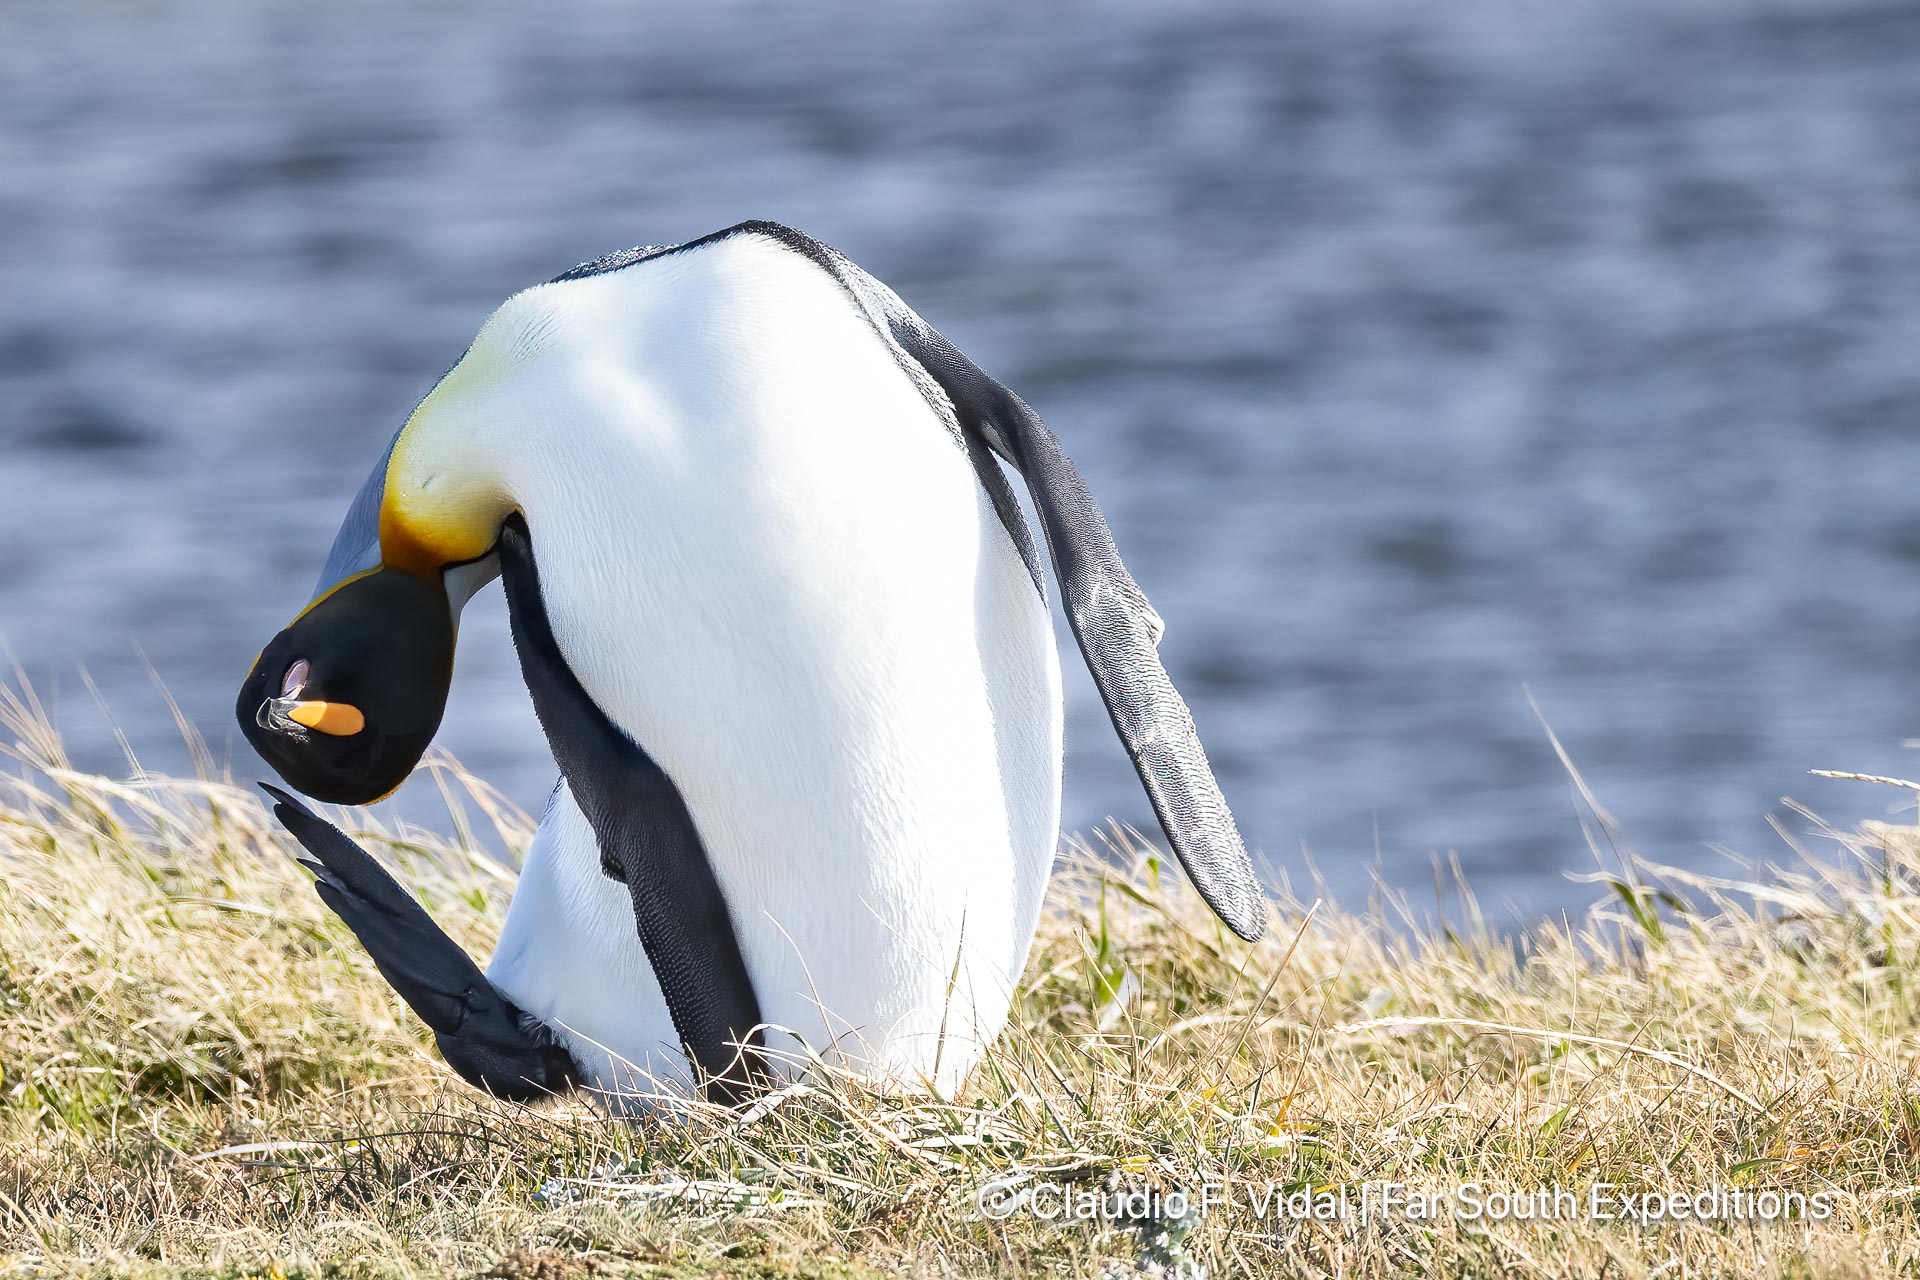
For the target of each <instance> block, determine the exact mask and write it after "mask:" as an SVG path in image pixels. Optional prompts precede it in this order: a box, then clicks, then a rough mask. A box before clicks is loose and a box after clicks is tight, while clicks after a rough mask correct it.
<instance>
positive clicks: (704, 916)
mask: <svg viewBox="0 0 1920 1280" xmlns="http://www.w3.org/2000/svg"><path fill="white" fill-rule="evenodd" d="M499 555H500V579H501V584H502V585H503V586H504V587H505V589H506V595H507V611H508V617H509V619H510V620H511V623H512V627H513V645H514V648H515V650H517V651H518V653H519V655H520V672H521V675H522V676H523V677H524V678H525V680H526V683H527V691H528V692H529V693H531V694H532V695H533V709H534V713H535V714H536V715H537V716H538V717H539V719H540V727H541V729H542V730H544V731H545V733H546V735H547V743H548V745H549V746H550V747H551V748H552V750H553V758H554V761H555V763H557V764H558V765H559V766H560V772H561V774H562V775H563V776H564V777H565V778H566V780H567V789H568V790H569V791H570V792H571V793H572V795H573V799H574V803H575V804H577V805H579V807H580V811H581V813H583V814H585V815H586V818H587V822H588V825H590V826H591V827H592V828H593V833H594V838H595V840H596V841H597V842H598V843H599V846H600V865H601V869H602V870H603V871H604V872H605V873H606V874H607V875H608V876H610V877H611V878H613V879H615V880H618V881H620V882H622V883H623V884H625V885H626V886H627V891H628V893H629V894H630V895H631V896H632V898H633V914H634V924H635V926H636V928H637V930H638V932H639V936H640V945H641V947H642V948H643V949H644V950H645V951H646V954H647V961H648V963H649V964H651V965H652V966H653V974H654V977H655V979H656V980H658V982H659V984H660V994H661V995H662V996H663V997H665V999H666V1004H667V1012H668V1013H669V1014H670V1015H672V1017H673V1027H674V1030H675V1031H676V1032H677V1033H678V1034H679V1036H680V1040H681V1044H682V1045H683V1047H684V1048H685V1049H686V1052H687V1057H688V1058H689V1059H690V1060H691V1062H692V1063H693V1066H694V1068H695V1070H696V1074H697V1075H698V1076H699V1077H701V1078H702V1079H703V1080H704V1081H705V1084H706V1088H707V1093H708V1096H709V1097H710V1098H712V1099H713V1100H715V1101H717V1102H722V1103H725V1104H729V1105H730V1104H732V1103H734V1102H737V1101H739V1100H740V1099H741V1098H743V1097H744V1096H746V1095H747V1094H748V1093H750V1092H752V1091H753V1089H754V1088H755V1087H756V1086H757V1085H758V1084H759V1083H760V1082H761V1079H762V1070H761V1069H762V1067H763V1065H764V1057H763V1055H762V1053H761V1052H760V1051H761V1050H762V1049H763V1048H764V1037H763V1035H762V1033H761V1030H760V1023H761V1018H760V1002H759V999H758V997H757V996H756V995H755V993H754V990H753V981H752V979H751V977H750V976H749V975H748V973H747V966H746V961H745V960H744V959H743V958H742V956H741V954H740V943H739V938H738V935H737V934H736V933H735V932H734V928H733V919H732V916H731V915H729V914H728V911H727V902H726V898H725V896H724V895H723V894H722V893H721V890H720V884H719V881H718V880H716V879H715V878H714V874H713V866H712V864H711V863H709V862H708V861H707V854H706V849H705V847H704V846H703V845H702V844H701V842H700V833H699V831H698V830H697V829H696V828H695V826H694V823H693V816H692V814H690V813H689V812H688V811H687V806H686V802H685V800H683V799H682V798H681V795H680V791H679V789H678V788H677V787H675V786H674V784H673V780H672V779H671V778H669V777H668V776H667V774H666V772H665V771H664V770H662V769H661V768H660V766H659V765H658V764H656V763H655V762H654V760H653V758H652V757H651V756H649V755H648V754H647V753H646V751H645V749H643V748H642V747H641V746H640V744H639V743H637V742H635V741H634V740H633V739H632V738H630V737H628V736H627V735H626V734H625V733H624V732H622V731H621V729H620V728H619V727H618V726H617V725H615V724H614V723H613V722H612V721H611V720H609V719H608V718H607V715H606V713H605V712H603V711H601V710H600V708H599V707H598V706H596V705H594V702H593V699H592V697H591V696H589V695H588V693H587V691H586V690H585V689H584V688H583V687H582V686H581V684H580V680H579V678H578V677H577V676H575V675H574V673H573V669H572V668H571V667H569V666H568V665H567V662H566V659H565V656H564V655H563V654H562V653H561V652H560V646H559V643H558V642H557V641H556V640H555V639H554V635H553V626H552V624H551V623H550V622H549V620H548V618H547V611H546V606H545V604H544V602H543V601H542V599H541V596H540V573H539V569H538V567H537V566H536V564H535V562H534V556H533V544H532V541H531V539H530V537H529V535H528V532H527V527H526V524H525V522H524V521H523V520H522V519H521V518H520V517H519V516H517V515H516V516H513V517H510V518H509V519H508V521H507V523H506V526H505V528H504V529H502V530H501V534H500V543H499Z"/></svg>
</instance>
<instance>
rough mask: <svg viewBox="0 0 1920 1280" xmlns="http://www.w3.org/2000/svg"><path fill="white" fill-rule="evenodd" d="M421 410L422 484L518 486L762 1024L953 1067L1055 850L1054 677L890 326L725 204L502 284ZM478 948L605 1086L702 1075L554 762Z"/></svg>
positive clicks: (994, 522)
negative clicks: (572, 275) (500, 917)
mask: <svg viewBox="0 0 1920 1280" xmlns="http://www.w3.org/2000/svg"><path fill="white" fill-rule="evenodd" d="M421 427H425V428H427V430H425V431H419V429H420V428H421ZM415 432H419V437H420V439H419V443H418V444H417V445H416V444H413V443H409V445H408V448H407V450H406V453H407V458H406V469H407V482H408V483H410V484H416V485H419V486H422V488H423V489H425V490H431V489H433V488H435V487H437V486H451V487H457V488H458V489H459V490H461V491H473V492H478V491H482V490H489V489H491V490H492V491H494V492H497V493H498V494H500V495H503V496H505V497H506V498H507V499H508V500H509V501H510V502H511V504H512V505H513V506H517V507H518V508H519V509H520V510H522V511H523V512H525V514H526V517H527V522H528V525H529V527H530V528H531V530H532V536H533V544H534V552H535V556H536V558H537V560H538V563H539V567H540V575H541V586H542V593H543V596H544V598H545V602H546V606H547V610H548V613H549V616H550V618H551V621H552V624H553V628H554V633H555V637H556V639H557V640H558V642H559V645H560V648H561V651H562V653H563V654H564V656H565V658H566V660H567V662H568V664H569V665H570V666H571V667H572V668H573V670H574V672H575V673H576V675H577V676H578V678H579V680H580V682H581V684H582V686H583V687H584V688H585V689H586V691H587V692H588V694H589V695H590V696H591V697H592V698H593V700H594V702H595V703H596V704H597V705H598V706H599V707H600V708H601V709H602V710H603V711H604V712H606V714H607V715H608V716H609V717H610V718H611V719H612V720H613V721H614V723H616V724H617V725H619V726H620V727H621V728H622V729H624V730H625V731H626V732H627V733H629V734H630V735H631V736H632V737H633V738H634V739H635V740H636V741H638V742H639V743H640V744H642V746H644V747H645V748H646V750H647V752H648V753H649V754H650V755H651V756H652V757H653V758H654V759H655V760H656V761H657V762H658V763H659V764H660V766H661V767H662V768H663V769H664V770H665V771H666V773H667V775H668V776H669V777H671V778H672V779H673V781H674V783H675V784H676V785H677V786H678V787H679V789H680V792H681V794H682V795H683V797H684V798H685V800H686V803H687V807H688V809H689V811H690V812H691V814H692V816H693V819H694V823H695V825H696V827H697V828H698V830H699V832H700V836H701V839H702V842H703V843H704V845H705V847H706V850H707V854H708V857H709V859H710V860H711V862H712V864H713V867H714V871H715V874H716V877H717V878H718V880H719V883H720V886H721V889H722V890H723V892H724V893H725V895H726V898H727V902H728V906H729V909H730V911H731V913H732V916H733V919H734V922H735V928H736V931H737V932H738V934H739V938H740V945H741V951H742V953H743V955H744V957H745V960H746V963H747V968H748V971H749V973H750V974H751V976H752V979H753V984H754V989H755V992H756V993H757V995H758V997H759V1001H760V1006H761V1011H762V1014H763V1016H764V1017H765V1018H766V1019H767V1021H768V1022H769V1023H772V1024H776V1025H778V1026H781V1027H785V1028H790V1029H791V1030H792V1032H793V1033H795V1034H796V1035H798V1036H799V1037H800V1039H801V1040H802V1041H804V1042H805V1045H806V1046H807V1049H808V1050H809V1051H811V1052H815V1053H819V1054H821V1055H823V1056H825V1057H826V1058H827V1059H829V1060H830V1061H836V1062H838V1063H841V1064H844V1065H846V1066H848V1067H851V1068H853V1069H855V1070H859V1071H862V1072H866V1073H870V1074H879V1075H885V1076H889V1077H893V1078H896V1079H898V1080H901V1081H903V1082H906V1083H910V1084H933V1085H935V1086H936V1087H940V1088H951V1087H953V1086H954V1085H955V1084H956V1083H957V1082H958V1080H959V1079H960V1077H961V1076H962V1075H964V1073H965V1072H966V1070H967V1069H968V1068H969V1067H970V1066H971V1065H972V1064H973V1063H974V1061H975V1060H976V1059H977V1057H978V1055H979V1052H980V1049H981V1048H982V1046H984V1045H985V1044H986V1043H987V1042H990V1041H991V1040H992V1038H993V1037H994V1036H995V1035H997V1034H998V1032H999V1031H1000V1028H1001V1025H1002V1024H1003V1022H1004V1021H1005V1018H1006V1014H1007V1009H1008V1005H1009V1001H1010V999H1011V994H1012V991H1013V987H1014V983H1015V982H1016V980H1017V979H1018V977H1019V974H1020V971H1021V969H1022V967H1023V965H1024V963H1025V960H1026V954H1027V949H1028V946H1029V944H1030V943H1031V941H1032V937H1033V931H1034V926H1035V922H1036V918H1037V914H1038V911H1039V906H1040V898H1041V893H1042V890H1043V888H1044V886H1045V883H1046V879H1047V875H1048V871H1049V869H1050V867H1051V865H1052V860H1053V853H1054V844H1055V839H1056V835H1057V828H1058V822H1059V802H1060V756H1061V708H1060V674H1059V666H1058V659H1057V657H1056V654H1055V649H1054V641H1053V636H1052V631H1051V624H1050V619H1049V615H1048V611H1047V608H1046V606H1045V603H1044V602H1043V601H1042V599H1041V598H1040V595H1039V593H1038V592H1037V591H1036V590H1035V588H1034V584H1033V581H1032V579H1031V577H1030V576H1029V574H1028V571H1027V569H1026V566H1025V564H1024V563H1023V562H1022V560H1021V558H1020V555H1019V553H1018V551H1017V549H1016V547H1015V544H1014V542H1013V540H1012V538H1011V537H1010V536H1009V535H1008V533H1007V531H1006V529H1005V528H1004V527H1003V526H1002V524H1001V522H1000V519H999V517H998V515H997V514H996V513H995V511H994V508H993V505H992V502H991V501H990V499H989V497H988V495H987V494H986V492H985V491H984V489H983V488H982V486H981V484H980V482H979V479H978V477H977V476H976V475H975V473H974V470H973V466H972V464H971V462H970V461H969V459H968V457H967V455H966V453H965V452H964V451H963V450H962V449H961V448H960V447H959V445H958V444H957V443H956V440H955V438H954V436H953V434H952V431H951V427H950V424H949V423H948V422H947V421H946V420H945V417H944V415H943V413H942V412H941V411H940V410H939V409H936V408H935V407H932V406H930V405H929V403H928V401H927V399H926V397H925V396H924V395H923V393H922V391H921V390H920V389H919V387H917V386H916V385H915V383H914V381H913V380H912V379H911V378H909V377H908V375H907V374H906V373H905V372H904V371H903V369H902V367H901V365H900V363H899V359H898V356H897V353H896V351H895V350H894V349H893V347H892V346H891V344H890V341H889V340H888V339H886V338H883V337H882V336H880V335H879V334H878V333H877V332H876V331H875V330H874V328H873V327H872V326H871V325H870V324H869V323H868V322H867V321H866V319H865V318H864V316H863V315H862V314H861V313H860V312H859V311H858V310H857V309H856V308H855V306H854V305H853V304H852V302H851V301H850V300H849V299H848V297H847V295H846V294H845V293H844V292H843V291H842V289H841V288H840V286H839V284H838V283H837V282H836V281H835V280H834V279H833V278H832V277H831V276H830V275H828V274H827V273H826V272H825V271H824V270H822V269H821V268H820V267H818V266H816V265H815V264H814V263H813V262H811V261H809V260H808V259H807V258H805V257H803V256H801V255H800V254H797V253H795V252H792V251H791V250H789V249H787V248H785V247H783V246H781V245H779V244H778V243H776V242H773V241H771V240H769V239H765V238H763V237H760V236H758V235H754V234H737V235H734V236H731V237H729V238H726V239H723V240H719V241H716V242H712V243H709V244H706V245H703V246H700V247H698V248H693V249H689V250H685V251H682V252H678V253H675V254H671V255H668V256H665V257H662V258H659V259H655V260H650V261H646V262H642V263H640V264H637V265H634V266H631V267H628V268H625V269H623V270H620V271H615V272H609V273H606V274H602V275H597V276H588V277H585V278H581V279H576V280H571V281H566V282H563V283H557V284H551V285H544V286H541V287H539V288H536V289H533V290H529V291H528V292H526V293H523V294H520V295H518V296H517V297H515V298H513V299H512V300H510V301H509V302H508V303H507V304H506V305H505V306H503V307H502V308H501V309H500V310H499V311H498V312H497V313H496V314H495V315H494V317H493V318H492V319H491V320H490V321H489V322H488V324H487V326H486V327H485V329H483V330H482V332H481V334H480V337H479V338H478V339H477V340H476V341H475V343H474V345H473V347H472V349H471V350H470V351H469V352H468V354H467V356H466V357H465V358H464V359H463V360H462V362H461V365H460V367H458V368H456V369H455V370H454V371H453V372H452V373H450V374H449V375H448V377H447V378H446V379H445V380H444V381H443V382H442V384H441V385H440V387H439V388H437V389H436V390H435V392H434V393H433V395H431V396H430V397H429V398H428V400H427V401H426V402H425V403H424V404H423V405H422V406H421V410H420V414H419V415H418V416H417V418H416V423H415V427H413V428H410V429H409V434H410V435H413V434H414V433H415ZM489 976H490V977H491V978H492V979H493V980H494V981H495V982H497V983H498V984H499V985H500V986H501V988H502V989H503V990H505V991H506V992H507V993H508V994H509V995H511V996H512V997H513V998H514V999H515V1000H516V1001H518V1002H520V1003H521V1004H522V1005H523V1006H524V1007H526V1008H527V1009H528V1010H529V1011H530V1012H532V1013H535V1014H537V1015H539V1016H541V1017H543V1018H546V1019H548V1020H550V1021H552V1022H554V1023H555V1024H557V1025H558V1026H559V1027H560V1028H561V1029H562V1032H563V1034H565V1035H566V1036H567V1037H568V1039H569V1046H570V1048H572V1049H573V1050H574V1052H575V1054H576V1056H577V1057H578V1058H579V1059H580V1060H581V1061H582V1063H583V1065H584V1066H586V1067H587V1068H588V1070H589V1071H590V1073H591V1074H592V1075H593V1077H594V1079H595V1082H596V1083H598V1084H600V1085H602V1086H611V1087H617V1086H619V1085H622V1084H625V1083H630V1080H629V1079H628V1077H627V1076H626V1075H625V1073H624V1072H623V1070H622V1068H621V1067H620V1066H619V1065H618V1064H620V1063H621V1062H630V1063H632V1064H633V1065H634V1068H635V1069H636V1070H637V1071H640V1072H651V1073H653V1074H656V1075H662V1076H665V1077H667V1078H670V1079H682V1080H684V1078H685V1074H686V1066H685V1062H684V1060H683V1059H682V1057H681V1055H680V1051H679V1048H678V1044H677V1041H676V1038H675V1036H674V1032H673V1027H672V1024H671V1021H670V1020H669V1018H668V1016H667V1010H666V1006H665V1003H664V1001H663V999H662V997H661V995H660V992H659V989H658V987H657V985H656V984H655V983H654V981H653V977H652V973H651V970H650V968H649V966H648V964H647V961H646V957H645V955H644V953H643V952H642V950H641V947H640V944H639V941H638V938H637V936H636V934H635V928H634V921H633V915H632V908H631V904H630V902H629V901H628V900H627V893H626V890H625V888H624V887H623V886H621V885H619V884H616V883H614V882H613V881H611V880H609V879H608V878H607V877H606V876H604V875H603V874H602V872H601V870H600V865H599V855H598V851H597V848H596V846H595V842H594V839H593V835H592V832H591V830H590V829H589V828H588V826H587V823H586V821H585V819H584V818H583V817H582V816H581V814H580V812H579V810H578V809H577V808H576V807H575V805H574V804H573V802H572V801H571V799H570V798H569V797H568V796H567V795H566V793H565V791H564V789H562V790H561V791H560V792H559V793H557V794H556V797H555V800H554V803H553V804H552V805H550V807H549V810H548V813H547V814H546V816H545V818H544V820H543V821H542V823H541V826H540V832H539V835H538V837H537V838H536V840H535V842H534V844H533V847H532V849H531V851H530V853H529V855H528V860H527V864H526V868H525V870H524V871H523V873H522V877H521V881H520V885H519V888H518V890H517V892H516V894H515V897H514V900H513V904H512V907H511V910H510V912H509V915H508V919H507V923H506V928H505V930H504V932H503V934H502V936H501V939H500V944H499V948H498V950H497V951H496V952H495V955H494V958H493V962H492V966H491V968H490V969H489ZM769 1044H770V1046H771V1047H774V1048H775V1049H792V1048H794V1046H793V1044H792V1041H791V1040H785V1038H784V1037H781V1036H777V1035H775V1036H770V1037H769Z"/></svg>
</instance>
